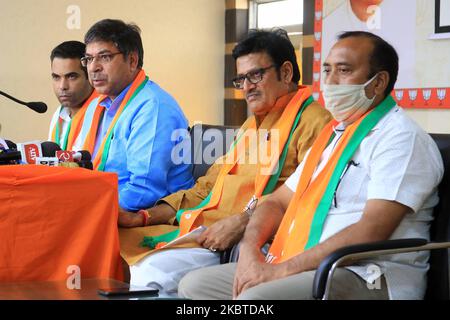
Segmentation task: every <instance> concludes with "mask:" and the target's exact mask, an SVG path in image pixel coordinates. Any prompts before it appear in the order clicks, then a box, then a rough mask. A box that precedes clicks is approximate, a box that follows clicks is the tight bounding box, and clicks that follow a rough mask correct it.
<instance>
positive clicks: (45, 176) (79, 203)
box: [0, 165, 123, 281]
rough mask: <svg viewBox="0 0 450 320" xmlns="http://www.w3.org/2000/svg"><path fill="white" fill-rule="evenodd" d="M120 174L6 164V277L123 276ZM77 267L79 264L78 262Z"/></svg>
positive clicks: (0, 238)
mask: <svg viewBox="0 0 450 320" xmlns="http://www.w3.org/2000/svg"><path fill="white" fill-rule="evenodd" d="M117 188H118V186H117V175H116V174H114V173H105V172H97V171H89V170H86V169H81V168H76V169H73V168H62V167H46V166H36V165H8V166H0V281H52V280H64V279H68V278H69V276H71V275H73V274H74V273H73V270H74V269H73V267H72V266H78V267H79V268H80V269H79V271H80V276H81V278H112V279H117V280H123V272H122V265H121V258H120V250H119V235H118V228H117V216H118V189H117ZM75 269H77V268H76V267H75Z"/></svg>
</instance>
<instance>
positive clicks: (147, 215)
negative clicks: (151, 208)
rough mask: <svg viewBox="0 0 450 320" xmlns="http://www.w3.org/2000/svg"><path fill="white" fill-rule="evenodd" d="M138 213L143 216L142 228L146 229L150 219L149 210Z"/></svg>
mask: <svg viewBox="0 0 450 320" xmlns="http://www.w3.org/2000/svg"><path fill="white" fill-rule="evenodd" d="M138 213H139V214H140V215H141V216H142V220H143V221H142V226H143V227H145V226H146V225H147V222H148V220H149V218H150V214H149V213H148V211H147V210H144V209H141V210H139V211H138Z"/></svg>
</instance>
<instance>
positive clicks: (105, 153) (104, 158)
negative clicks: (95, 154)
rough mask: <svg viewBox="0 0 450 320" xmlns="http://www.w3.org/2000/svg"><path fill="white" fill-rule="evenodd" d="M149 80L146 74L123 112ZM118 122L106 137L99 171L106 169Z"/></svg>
mask: <svg viewBox="0 0 450 320" xmlns="http://www.w3.org/2000/svg"><path fill="white" fill-rule="evenodd" d="M147 81H148V77H147V76H146V77H145V79H144V81H142V83H141V84H140V85H139V87H138V88H137V89H136V91H135V92H134V93H133V95H132V96H131V98H130V100H128V102H127V104H126V105H125V107H124V108H123V110H122V113H123V112H124V111H125V109H126V108H127V107H128V105H129V104H130V103H131V101H133V99H134V97H136V96H137V95H138V93H139V92H140V91H141V90H142V89H143V88H144V87H145V85H146V84H147ZM118 121H119V120H117V122H118ZM117 122H116V123H115V124H114V127H113V128H112V129H111V131H110V132H109V135H108V138H107V139H106V143H105V149H104V151H103V155H102V159H101V161H100V164H99V165H98V169H97V170H98V171H105V165H106V160H107V159H108V153H109V148H110V147H111V139H112V136H113V133H114V129H115V127H116V125H117Z"/></svg>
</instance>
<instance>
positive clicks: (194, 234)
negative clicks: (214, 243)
mask: <svg viewBox="0 0 450 320" xmlns="http://www.w3.org/2000/svg"><path fill="white" fill-rule="evenodd" d="M205 230H206V227H205V226H200V227H198V228H196V229H194V230H192V231H191V232H188V233H186V234H185V235H184V236H181V237H179V238H176V239H175V240H172V241H170V242H168V243H167V244H166V245H164V246H162V247H161V248H160V249H167V248H169V247H173V246H176V245H180V244H185V243H190V242H197V239H198V236H199V235H200V234H201V233H202V232H203V231H205Z"/></svg>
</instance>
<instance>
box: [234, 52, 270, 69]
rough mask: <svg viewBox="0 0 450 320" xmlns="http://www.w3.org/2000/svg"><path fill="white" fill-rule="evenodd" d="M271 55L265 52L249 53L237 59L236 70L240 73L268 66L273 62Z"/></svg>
mask: <svg viewBox="0 0 450 320" xmlns="http://www.w3.org/2000/svg"><path fill="white" fill-rule="evenodd" d="M271 61H272V60H271V59H270V56H269V55H268V54H267V53H265V52H255V53H249V54H247V55H243V56H240V57H239V58H237V59H236V71H237V73H238V74H242V73H247V72H249V71H251V70H255V69H259V68H264V67H267V66H268V65H270V64H271Z"/></svg>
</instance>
